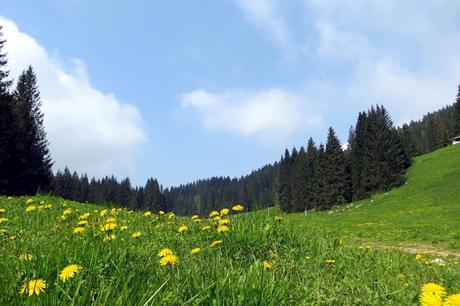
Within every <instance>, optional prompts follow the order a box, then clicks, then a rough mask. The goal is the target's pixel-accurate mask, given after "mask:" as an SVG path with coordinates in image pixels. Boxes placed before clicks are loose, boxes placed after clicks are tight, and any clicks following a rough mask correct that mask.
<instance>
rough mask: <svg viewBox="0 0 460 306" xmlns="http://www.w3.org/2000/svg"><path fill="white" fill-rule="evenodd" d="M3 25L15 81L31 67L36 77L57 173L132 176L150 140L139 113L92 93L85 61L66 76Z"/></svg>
mask: <svg viewBox="0 0 460 306" xmlns="http://www.w3.org/2000/svg"><path fill="white" fill-rule="evenodd" d="M0 24H1V25H2V26H3V33H4V37H5V38H6V39H7V43H6V47H5V49H6V51H7V52H8V59H9V63H8V67H9V68H10V70H11V74H12V76H13V77H14V78H17V76H18V75H19V74H20V72H21V71H22V70H23V69H25V68H26V67H27V66H28V65H32V66H33V67H34V69H35V72H36V73H37V77H38V82H39V87H40V92H41V97H42V102H43V106H42V111H43V113H44V115H45V118H44V124H45V129H46V131H47V134H48V140H49V141H50V151H51V154H52V157H53V159H54V160H55V168H56V169H58V168H60V169H63V168H64V167H65V166H66V165H67V166H69V168H71V169H72V170H77V171H78V172H80V173H82V172H86V173H88V174H89V175H95V176H102V175H109V174H115V175H117V176H119V177H122V176H128V175H132V174H133V173H134V172H135V170H136V162H135V158H136V155H137V153H138V151H139V149H140V147H141V146H142V144H143V143H145V142H146V140H147V137H146V135H145V133H144V130H143V127H142V120H141V116H140V114H139V112H138V110H137V109H136V108H135V107H134V106H132V105H129V104H123V103H121V102H120V101H119V100H118V99H117V98H116V97H115V96H114V95H113V94H111V93H108V94H106V93H102V92H100V91H99V90H97V89H96V88H94V87H93V86H92V85H91V83H90V81H89V78H88V74H87V69H86V66H85V64H84V62H83V61H81V60H78V59H74V60H73V65H72V66H73V71H72V72H66V71H65V69H64V68H63V67H62V66H61V65H60V64H59V63H58V62H59V61H58V60H57V59H55V58H53V57H52V56H50V55H49V53H48V52H47V51H46V50H45V49H44V48H43V47H42V46H41V45H40V44H39V43H38V42H37V41H36V40H35V39H34V38H32V37H31V36H29V35H27V34H26V33H23V32H21V31H20V30H19V29H18V27H17V26H16V24H15V23H14V22H13V21H11V20H8V19H6V18H4V17H1V16H0Z"/></svg>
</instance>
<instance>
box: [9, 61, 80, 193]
mask: <svg viewBox="0 0 460 306" xmlns="http://www.w3.org/2000/svg"><path fill="white" fill-rule="evenodd" d="M13 100H14V104H15V106H16V108H17V111H18V115H19V120H20V121H19V124H20V138H19V139H18V141H20V144H21V150H20V151H19V156H18V158H19V159H20V161H21V165H20V168H19V169H18V173H19V181H18V182H17V188H18V191H19V193H20V194H35V193H36V192H38V191H40V190H42V191H46V190H47V189H48V187H49V185H50V183H51V178H52V172H51V166H52V161H51V157H50V153H49V150H48V141H47V140H46V133H45V129H44V126H43V113H42V112H41V110H40V107H41V101H40V92H39V90H38V85H37V78H36V75H35V73H34V71H33V69H32V67H31V66H29V67H28V68H27V69H26V70H25V71H23V72H22V74H21V75H20V76H19V79H18V82H17V86H16V89H15V91H14V93H13ZM77 178H78V177H77ZM73 198H76V199H77V198H78V197H77V196H76V195H74V197H73Z"/></svg>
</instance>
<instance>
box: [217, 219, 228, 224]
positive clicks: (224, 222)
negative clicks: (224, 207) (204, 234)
mask: <svg viewBox="0 0 460 306" xmlns="http://www.w3.org/2000/svg"><path fill="white" fill-rule="evenodd" d="M228 224H230V220H228V219H222V220H219V225H228Z"/></svg>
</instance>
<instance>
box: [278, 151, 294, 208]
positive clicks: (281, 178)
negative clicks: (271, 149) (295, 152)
mask: <svg viewBox="0 0 460 306" xmlns="http://www.w3.org/2000/svg"><path fill="white" fill-rule="evenodd" d="M290 172H291V155H290V154H289V151H288V150H287V149H286V150H285V152H284V157H283V158H282V159H281V161H280V169H279V175H278V193H279V200H280V206H281V209H282V210H283V211H289V210H288V209H289V203H290V202H291V180H290Z"/></svg>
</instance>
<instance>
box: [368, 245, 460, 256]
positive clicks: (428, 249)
mask: <svg viewBox="0 0 460 306" xmlns="http://www.w3.org/2000/svg"><path fill="white" fill-rule="evenodd" d="M373 246H374V247H376V248H382V249H387V250H398V251H402V252H407V253H413V254H422V253H429V254H433V255H437V256H441V257H447V256H451V257H457V258H460V252H459V251H451V250H444V249H440V248H436V247H434V246H431V245H413V246H397V245H384V244H374V245H373Z"/></svg>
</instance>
